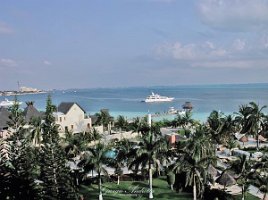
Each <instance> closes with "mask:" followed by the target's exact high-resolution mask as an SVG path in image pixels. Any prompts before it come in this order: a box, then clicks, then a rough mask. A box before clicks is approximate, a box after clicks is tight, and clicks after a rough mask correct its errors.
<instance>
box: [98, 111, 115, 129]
mask: <svg viewBox="0 0 268 200" xmlns="http://www.w3.org/2000/svg"><path fill="white" fill-rule="evenodd" d="M95 115H96V116H97V122H96V124H100V125H103V127H104V128H105V129H106V130H108V128H109V124H110V123H111V122H112V121H113V117H111V115H110V113H109V111H108V110H107V109H102V110H100V113H96V114H95ZM108 131H109V130H108Z"/></svg>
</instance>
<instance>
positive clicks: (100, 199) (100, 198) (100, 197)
mask: <svg viewBox="0 0 268 200" xmlns="http://www.w3.org/2000/svg"><path fill="white" fill-rule="evenodd" d="M98 177H99V200H103V198H102V192H101V176H100V172H99V173H98Z"/></svg>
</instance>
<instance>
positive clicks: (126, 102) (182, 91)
mask: <svg viewBox="0 0 268 200" xmlns="http://www.w3.org/2000/svg"><path fill="white" fill-rule="evenodd" d="M151 92H155V93H159V94H160V95H163V96H171V97H175V100H174V101H173V102H168V103H144V102H141V101H142V100H144V99H145V98H146V96H148V95H149V94H151ZM50 94H51V95H52V100H53V103H54V104H56V105H58V104H59V103H60V102H70V101H71V102H77V103H79V104H80V105H81V106H82V107H83V108H84V110H85V111H86V112H87V113H88V114H94V113H96V112H98V111H99V110H100V109H102V108H107V109H109V111H110V113H111V115H112V116H114V117H116V116H118V115H124V116H126V117H128V118H132V117H135V116H144V115H146V114H147V113H148V112H150V113H152V114H153V113H156V112H160V113H163V112H165V111H167V110H168V109H169V107H175V108H177V109H181V106H182V104H183V103H184V102H186V101H190V102H191V103H192V104H193V106H194V109H193V118H195V119H198V120H201V121H205V120H206V118H207V117H208V115H209V113H210V112H211V111H212V110H217V111H221V112H224V113H225V114H231V113H233V112H236V111H238V108H239V106H240V105H241V104H246V103H249V102H250V101H255V102H256V103H258V104H259V105H260V106H262V105H268V84H239V85H237V84H236V85H195V86H168V87H167V86H165V87H130V88H108V89H107V88H106V89H105V88H98V89H69V90H55V91H53V92H50ZM47 95H48V94H29V95H20V96H18V99H19V101H22V102H25V101H34V102H35V106H36V108H37V109H39V110H44V109H45V104H46V98H47ZM5 98H8V99H9V100H12V99H14V97H12V96H9V97H3V96H1V97H0V101H2V100H3V99H5ZM25 106H26V105H25V103H24V104H22V107H25ZM265 112H267V110H265ZM164 118H172V116H165V117H164Z"/></svg>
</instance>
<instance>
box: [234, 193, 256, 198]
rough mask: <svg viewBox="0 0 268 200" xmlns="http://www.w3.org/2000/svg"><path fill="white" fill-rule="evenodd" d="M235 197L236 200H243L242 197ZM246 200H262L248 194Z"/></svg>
mask: <svg viewBox="0 0 268 200" xmlns="http://www.w3.org/2000/svg"><path fill="white" fill-rule="evenodd" d="M234 197H235V200H241V199H242V195H237V196H234ZM245 200H260V199H259V198H258V197H255V196H253V195H251V194H249V193H247V194H246V198H245Z"/></svg>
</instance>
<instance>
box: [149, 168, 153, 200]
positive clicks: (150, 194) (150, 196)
mask: <svg viewBox="0 0 268 200" xmlns="http://www.w3.org/2000/svg"><path fill="white" fill-rule="evenodd" d="M149 187H150V193H149V199H153V198H154V197H153V172H152V164H151V163H149Z"/></svg>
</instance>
